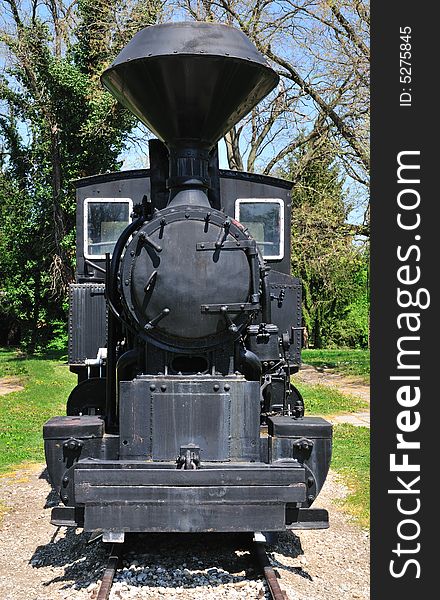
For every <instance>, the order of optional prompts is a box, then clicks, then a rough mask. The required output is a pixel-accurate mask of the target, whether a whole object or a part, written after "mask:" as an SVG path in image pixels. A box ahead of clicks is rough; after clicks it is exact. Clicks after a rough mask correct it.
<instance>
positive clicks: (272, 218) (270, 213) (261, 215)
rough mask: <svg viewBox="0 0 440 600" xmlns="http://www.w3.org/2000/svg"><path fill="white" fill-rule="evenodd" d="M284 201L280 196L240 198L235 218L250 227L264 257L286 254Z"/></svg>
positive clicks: (278, 256) (270, 258) (271, 257)
mask: <svg viewBox="0 0 440 600" xmlns="http://www.w3.org/2000/svg"><path fill="white" fill-rule="evenodd" d="M283 209H284V203H283V201H282V200H280V199H278V198H238V199H237V200H236V202H235V218H236V219H237V221H239V222H240V223H241V224H242V225H244V226H245V227H247V228H248V229H249V233H250V234H251V236H252V237H253V238H254V239H255V241H256V242H257V244H258V247H259V249H260V251H261V253H262V255H263V257H264V258H267V259H268V260H276V259H281V258H283V256H284V211H283Z"/></svg>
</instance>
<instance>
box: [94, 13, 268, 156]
mask: <svg viewBox="0 0 440 600" xmlns="http://www.w3.org/2000/svg"><path fill="white" fill-rule="evenodd" d="M101 79H102V82H103V84H104V85H105V86H106V87H107V88H108V89H109V90H110V91H111V92H112V94H113V95H114V96H115V97H116V98H117V99H118V100H119V101H120V102H121V103H122V104H124V105H125V106H127V107H128V108H129V110H130V111H131V112H132V113H133V114H135V115H136V116H137V117H138V118H139V119H140V120H141V121H142V122H143V123H145V125H147V127H148V128H149V129H150V130H151V131H153V133H155V135H157V137H158V138H159V139H161V140H163V141H166V142H167V144H169V145H171V146H177V147H181V146H182V145H185V144H183V143H182V142H186V143H187V141H188V140H193V141H194V140H197V143H198V144H199V145H200V147H205V148H207V149H210V148H212V146H214V144H215V143H216V142H217V141H218V140H219V139H220V138H221V137H222V136H223V135H224V134H225V133H226V132H227V131H229V130H230V129H231V127H232V126H233V125H234V124H235V123H237V122H238V121H239V120H240V119H241V118H242V117H244V116H245V115H246V114H247V113H248V112H249V111H250V110H251V109H252V108H253V107H254V106H255V105H256V104H258V102H259V101H260V100H261V99H262V98H264V96H266V95H267V94H268V93H269V92H270V91H271V90H272V89H273V88H274V87H275V86H276V85H277V83H278V80H279V77H278V75H277V74H276V73H275V72H274V71H273V70H272V69H271V68H270V67H269V66H268V64H267V63H266V61H265V59H264V58H263V56H262V55H261V54H260V53H259V52H258V51H257V50H256V48H255V46H254V45H253V44H252V43H251V42H250V40H249V39H248V38H247V37H246V36H245V35H244V34H243V33H241V32H240V31H238V30H237V29H234V28H232V27H228V26H225V25H219V24H215V25H214V24H209V23H196V22H190V23H167V24H164V25H159V26H156V27H147V28H146V29H143V30H142V31H140V32H139V33H137V34H136V35H135V37H134V38H133V39H132V41H131V42H130V43H129V44H128V45H127V46H126V47H125V48H124V49H123V50H122V52H121V53H120V54H119V55H118V56H117V58H116V60H115V61H114V63H113V64H112V65H111V67H110V68H109V69H107V70H106V71H105V72H104V73H103V75H102V77H101Z"/></svg>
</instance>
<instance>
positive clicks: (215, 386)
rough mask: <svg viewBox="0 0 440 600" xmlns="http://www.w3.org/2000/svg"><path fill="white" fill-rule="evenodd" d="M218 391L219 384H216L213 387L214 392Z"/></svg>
mask: <svg viewBox="0 0 440 600" xmlns="http://www.w3.org/2000/svg"><path fill="white" fill-rule="evenodd" d="M219 389H220V386H219V384H218V383H216V384H215V385H214V392H218V391H219Z"/></svg>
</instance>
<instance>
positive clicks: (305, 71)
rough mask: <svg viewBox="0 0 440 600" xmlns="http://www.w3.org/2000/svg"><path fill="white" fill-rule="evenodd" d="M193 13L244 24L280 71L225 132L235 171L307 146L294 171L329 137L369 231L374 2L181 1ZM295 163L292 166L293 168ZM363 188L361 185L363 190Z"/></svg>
mask: <svg viewBox="0 0 440 600" xmlns="http://www.w3.org/2000/svg"><path fill="white" fill-rule="evenodd" d="M178 3H179V4H180V6H181V7H182V8H183V9H184V10H185V11H186V12H187V14H189V15H190V16H191V17H192V18H194V19H197V20H202V21H214V22H222V23H227V24H229V25H234V26H236V27H239V28H240V29H241V30H242V31H243V32H244V33H245V34H246V35H248V36H249V37H250V38H251V39H252V41H253V42H254V43H255V45H256V46H257V48H258V49H259V50H260V51H261V52H262V54H263V55H264V56H265V57H266V58H267V59H268V61H269V63H270V64H271V65H272V67H273V68H274V69H275V70H276V71H277V72H278V73H279V75H280V76H281V83H280V85H279V86H278V88H277V89H276V90H275V91H274V92H273V93H272V95H271V96H270V97H269V98H268V99H267V100H266V101H265V102H263V103H262V104H261V105H259V106H258V107H256V108H255V109H254V110H253V111H252V113H251V114H250V115H249V116H248V118H247V119H245V120H244V121H242V122H241V123H240V124H239V125H237V126H236V127H235V128H233V129H232V130H231V131H230V132H229V133H228V134H227V135H226V137H225V141H226V148H227V157H228V161H229V167H230V168H231V169H242V168H244V169H245V170H248V171H251V172H253V171H259V172H262V173H264V174H271V173H274V172H275V171H276V170H277V169H278V168H280V165H281V164H282V162H283V160H284V159H285V158H286V157H288V156H289V155H290V154H292V153H293V152H295V151H296V150H297V149H299V148H301V147H302V146H304V145H305V144H307V148H308V150H309V151H308V152H300V153H299V156H298V161H297V163H296V164H295V166H294V165H292V172H291V176H292V177H293V179H294V180H295V181H296V180H297V178H298V174H300V173H301V172H302V170H303V169H304V168H306V167H307V163H308V161H309V160H311V157H313V158H314V160H316V159H318V160H319V156H318V150H319V148H321V147H322V143H321V141H322V140H323V139H324V140H325V139H327V138H328V137H330V138H331V140H332V144H333V146H334V148H335V160H337V161H338V162H339V164H340V168H341V171H342V172H344V174H345V175H346V177H347V178H349V179H351V180H352V181H353V182H355V183H356V186H353V187H356V189H355V194H354V195H353V197H354V198H355V199H356V201H359V202H360V203H362V207H361V208H363V210H364V221H365V222H364V228H363V229H364V231H363V233H364V234H369V231H368V199H367V190H366V189H365V188H367V187H368V183H369V176H368V173H369V166H370V159H369V65H370V52H369V27H370V17H369V5H368V2H365V1H363V0H298V1H295V0H281V1H280V0H214V1H212V2H211V1H209V0H202V1H201V0H179V1H178ZM293 167H294V168H293ZM358 186H359V187H358Z"/></svg>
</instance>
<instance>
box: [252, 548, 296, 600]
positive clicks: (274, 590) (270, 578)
mask: <svg viewBox="0 0 440 600" xmlns="http://www.w3.org/2000/svg"><path fill="white" fill-rule="evenodd" d="M254 552H255V557H256V559H257V561H258V564H259V566H260V569H261V571H262V573H263V575H264V578H265V579H266V583H267V586H268V588H269V592H270V595H271V598H272V600H289V598H288V596H287V594H286V592H285V591H283V590H282V589H281V587H280V584H279V582H278V577H277V574H276V573H275V571H274V569H273V568H272V566H271V564H270V561H269V558H268V556H267V554H266V551H265V549H264V545H263V544H262V543H261V542H255V543H254Z"/></svg>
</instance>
